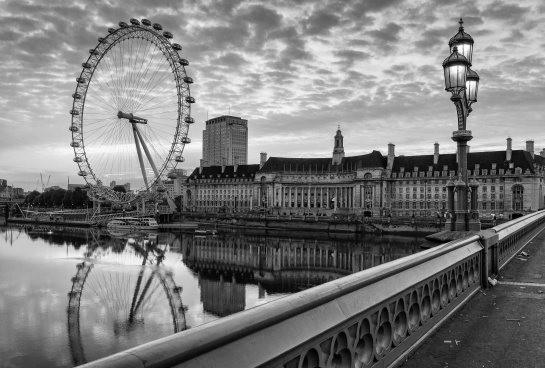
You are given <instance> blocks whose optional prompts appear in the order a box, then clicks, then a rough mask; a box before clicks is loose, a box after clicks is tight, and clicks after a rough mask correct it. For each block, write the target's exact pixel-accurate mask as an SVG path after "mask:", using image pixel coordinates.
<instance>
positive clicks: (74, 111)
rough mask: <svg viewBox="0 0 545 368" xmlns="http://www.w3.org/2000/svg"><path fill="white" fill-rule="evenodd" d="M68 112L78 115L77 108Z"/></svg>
mask: <svg viewBox="0 0 545 368" xmlns="http://www.w3.org/2000/svg"><path fill="white" fill-rule="evenodd" d="M70 114H71V115H79V111H78V110H70Z"/></svg>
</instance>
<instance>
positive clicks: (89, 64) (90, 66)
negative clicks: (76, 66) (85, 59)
mask: <svg viewBox="0 0 545 368" xmlns="http://www.w3.org/2000/svg"><path fill="white" fill-rule="evenodd" d="M81 66H82V67H84V68H85V69H91V68H92V66H93V65H92V64H91V63H81Z"/></svg>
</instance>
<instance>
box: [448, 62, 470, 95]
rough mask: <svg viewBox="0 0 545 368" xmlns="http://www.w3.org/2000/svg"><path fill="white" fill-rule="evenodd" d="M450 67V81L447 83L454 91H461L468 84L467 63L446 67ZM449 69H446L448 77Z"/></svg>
mask: <svg viewBox="0 0 545 368" xmlns="http://www.w3.org/2000/svg"><path fill="white" fill-rule="evenodd" d="M446 69H448V77H449V81H448V82H447V85H449V87H447V88H451V89H452V90H453V91H454V92H459V91H460V90H462V89H463V88H465V86H466V73H467V71H466V65H464V64H461V63H460V64H458V63H456V64H451V65H449V66H447V67H446ZM446 74H447V71H446V70H445V77H446Z"/></svg>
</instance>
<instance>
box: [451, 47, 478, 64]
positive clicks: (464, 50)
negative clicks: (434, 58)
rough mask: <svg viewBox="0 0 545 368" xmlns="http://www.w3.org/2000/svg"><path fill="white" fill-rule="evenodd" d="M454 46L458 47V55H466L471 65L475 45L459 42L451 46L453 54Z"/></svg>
mask: <svg viewBox="0 0 545 368" xmlns="http://www.w3.org/2000/svg"><path fill="white" fill-rule="evenodd" d="M454 46H456V47H458V53H459V54H462V55H464V56H465V58H466V59H467V61H469V63H470V64H471V57H472V56H473V44H471V43H469V42H465V41H459V42H457V43H455V44H453V45H452V46H451V48H450V52H451V53H452V49H453V48H454Z"/></svg>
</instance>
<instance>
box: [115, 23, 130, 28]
mask: <svg viewBox="0 0 545 368" xmlns="http://www.w3.org/2000/svg"><path fill="white" fill-rule="evenodd" d="M118 24H119V26H120V27H121V28H126V27H128V26H129V25H128V24H127V23H125V22H119V23H118Z"/></svg>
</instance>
